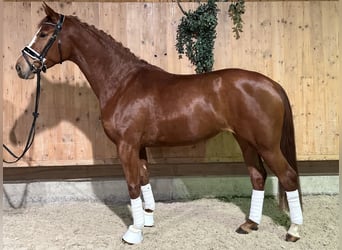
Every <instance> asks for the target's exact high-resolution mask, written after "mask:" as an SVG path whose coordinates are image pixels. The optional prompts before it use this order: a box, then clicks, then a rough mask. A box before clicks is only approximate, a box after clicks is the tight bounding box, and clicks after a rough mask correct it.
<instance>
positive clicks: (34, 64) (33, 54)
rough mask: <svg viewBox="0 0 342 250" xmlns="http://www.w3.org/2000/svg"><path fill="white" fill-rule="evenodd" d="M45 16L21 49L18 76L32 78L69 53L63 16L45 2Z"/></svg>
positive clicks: (17, 66)
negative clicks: (27, 43) (63, 28)
mask: <svg viewBox="0 0 342 250" xmlns="http://www.w3.org/2000/svg"><path fill="white" fill-rule="evenodd" d="M43 8H44V10H45V13H46V17H45V18H44V19H43V20H42V21H41V22H40V23H39V25H38V26H39V27H38V31H37V32H36V34H35V35H34V37H33V38H32V41H31V42H30V43H29V45H27V46H26V47H25V48H24V49H23V50H22V55H21V56H20V57H19V58H18V60H17V63H16V66H15V68H16V70H17V73H18V75H19V77H21V78H23V79H32V78H34V74H35V73H37V72H38V71H41V70H42V71H45V70H46V69H47V68H50V67H52V66H53V65H55V64H56V63H62V61H64V60H65V59H66V57H67V55H68V53H69V51H68V50H67V49H66V48H65V47H64V48H63V44H65V43H66V34H65V33H66V32H61V30H62V27H64V26H65V17H64V16H63V15H61V14H58V13H56V12H55V11H54V10H53V9H51V8H50V7H49V6H48V5H47V4H45V3H44V4H43Z"/></svg>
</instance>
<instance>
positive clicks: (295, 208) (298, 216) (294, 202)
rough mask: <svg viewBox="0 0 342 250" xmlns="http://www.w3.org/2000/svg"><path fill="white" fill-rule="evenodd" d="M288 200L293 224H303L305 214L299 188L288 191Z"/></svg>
mask: <svg viewBox="0 0 342 250" xmlns="http://www.w3.org/2000/svg"><path fill="white" fill-rule="evenodd" d="M286 197H287V202H288V203H289V210H290V219H291V223H292V224H297V225H302V224H303V214H302V208H301V206H300V200H299V193H298V190H295V191H291V192H286Z"/></svg>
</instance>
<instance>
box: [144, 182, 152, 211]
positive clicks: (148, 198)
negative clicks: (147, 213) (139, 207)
mask: <svg viewBox="0 0 342 250" xmlns="http://www.w3.org/2000/svg"><path fill="white" fill-rule="evenodd" d="M141 192H142V195H143V198H144V203H145V206H144V208H145V209H150V210H154V209H155V208H156V203H155V201H154V197H153V193H152V187H151V184H150V183H149V184H147V185H145V186H141Z"/></svg>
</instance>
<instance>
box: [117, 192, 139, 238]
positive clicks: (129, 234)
mask: <svg viewBox="0 0 342 250" xmlns="http://www.w3.org/2000/svg"><path fill="white" fill-rule="evenodd" d="M131 209H132V217H133V225H130V226H129V227H128V230H127V231H126V233H125V234H124V235H123V237H122V239H123V240H124V241H125V242H127V243H130V244H139V243H141V242H142V241H143V233H142V229H143V227H144V210H143V207H142V200H141V198H140V197H138V198H136V199H131Z"/></svg>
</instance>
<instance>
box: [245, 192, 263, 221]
mask: <svg viewBox="0 0 342 250" xmlns="http://www.w3.org/2000/svg"><path fill="white" fill-rule="evenodd" d="M264 195H265V191H259V190H254V189H253V192H252V199H251V208H250V211H249V219H250V220H252V221H254V222H255V223H257V224H260V221H261V216H262V208H263V205H264Z"/></svg>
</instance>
